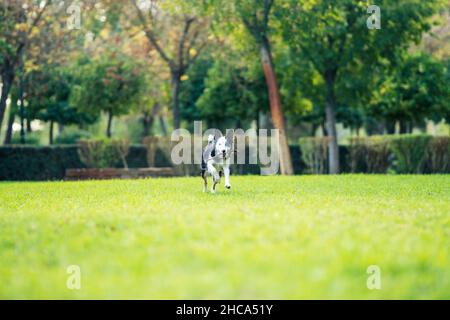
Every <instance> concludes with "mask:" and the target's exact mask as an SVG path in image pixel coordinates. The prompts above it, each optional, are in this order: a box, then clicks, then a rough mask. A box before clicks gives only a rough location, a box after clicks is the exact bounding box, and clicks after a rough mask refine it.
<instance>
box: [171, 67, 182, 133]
mask: <svg viewBox="0 0 450 320" xmlns="http://www.w3.org/2000/svg"><path fill="white" fill-rule="evenodd" d="M180 77H181V75H180V73H179V72H172V114H173V128H174V129H175V130H176V129H179V128H180V100H179V96H180V82H181V79H180Z"/></svg>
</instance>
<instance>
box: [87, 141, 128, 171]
mask: <svg viewBox="0 0 450 320" xmlns="http://www.w3.org/2000/svg"><path fill="white" fill-rule="evenodd" d="M79 146H80V148H79V155H80V159H81V161H82V162H83V163H84V164H85V165H86V166H87V167H88V168H114V167H116V166H117V164H118V163H122V165H123V167H124V168H128V163H127V160H126V157H127V155H128V153H129V150H130V149H129V142H128V141H127V140H116V139H90V140H80V141H79Z"/></svg>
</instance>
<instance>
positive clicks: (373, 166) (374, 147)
mask: <svg viewBox="0 0 450 320" xmlns="http://www.w3.org/2000/svg"><path fill="white" fill-rule="evenodd" d="M389 141H390V139H389V138H388V137H387V136H372V137H354V138H351V139H350V146H349V161H350V170H351V172H353V173H356V172H366V173H386V172H387V171H388V169H389V166H390V165H391V163H390V155H391V150H390V148H389Z"/></svg>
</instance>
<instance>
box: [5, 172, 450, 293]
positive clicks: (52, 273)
mask: <svg viewBox="0 0 450 320" xmlns="http://www.w3.org/2000/svg"><path fill="white" fill-rule="evenodd" d="M231 182H232V185H233V187H232V189H231V190H230V191H228V190H224V188H223V184H222V185H221V186H220V187H219V190H218V193H217V194H214V195H212V194H203V193H202V192H201V191H202V182H201V179H200V178H172V179H149V180H115V181H90V182H42V183H0V298H63V299H64V298H138V299H140V298H150V299H151V298H189V299H196V298H207V299H216V298H238V299H254V298H262V299H264V298H270V299H283V298H286V299H297V298H387V299H391V298H447V299H448V298H450V252H449V248H450V176H365V175H352V176H303V177H258V176H254V177H232V180H231ZM69 265H79V266H80V268H81V290H69V289H68V288H67V287H66V280H67V277H68V274H67V273H66V268H67V266H69ZM369 265H377V266H379V267H380V268H381V279H382V283H381V284H382V288H381V290H368V289H367V286H366V280H367V277H368V274H367V273H366V269H367V267H368V266H369Z"/></svg>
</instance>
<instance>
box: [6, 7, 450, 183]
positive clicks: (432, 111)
mask: <svg viewBox="0 0 450 320" xmlns="http://www.w3.org/2000/svg"><path fill="white" fill-rule="evenodd" d="M377 5H378V6H379V7H380V10H381V11H380V13H381V16H380V17H381V20H380V21H379V22H380V29H369V28H368V27H367V20H368V19H373V17H371V13H368V12H367V8H368V6H369V3H368V2H366V1H353V0H337V1H333V2H330V1H319V0H301V1H298V0H295V1H294V0H264V1H257V0H245V1H212V0H211V1H210V0H205V1H194V0H192V1H190V0H189V1H186V0H185V1H181V0H173V1H163V0H127V1H112V0H102V1H100V0H98V1H96V0H89V1H88V0H86V1H70V2H68V1H65V2H63V1H33V0H14V1H1V5H0V21H1V23H0V74H1V88H2V89H1V97H0V134H1V138H0V139H1V140H0V141H2V142H4V143H5V144H10V143H12V142H17V139H15V137H17V136H18V134H19V132H22V142H26V139H25V138H26V137H31V136H38V137H40V140H41V143H50V144H51V143H54V142H58V141H64V142H65V143H68V142H76V140H77V139H78V138H80V137H84V138H85V137H86V136H102V135H105V136H108V137H111V136H113V137H115V138H124V139H129V140H131V141H132V142H135V143H140V142H141V141H142V139H143V137H145V136H148V135H159V136H166V135H169V134H170V133H171V130H172V129H175V128H179V127H183V128H188V129H192V126H193V122H194V121H195V120H203V121H205V122H206V124H205V125H207V126H210V127H216V128H219V129H225V128H230V127H241V128H243V129H248V128H250V127H254V128H279V129H283V130H284V131H283V132H285V133H286V134H285V136H286V143H285V144H282V145H285V146H287V144H288V142H289V144H296V143H297V142H298V139H299V137H307V136H312V137H314V136H328V137H329V139H328V140H327V144H328V154H329V156H328V157H327V161H328V164H327V166H328V168H329V171H330V172H331V173H338V172H339V171H341V168H340V167H339V161H338V159H339V156H340V155H339V147H338V145H339V144H342V143H346V142H345V141H346V140H345V139H346V138H349V137H352V136H367V135H380V134H394V133H397V134H403V133H412V132H427V133H430V134H439V133H440V134H449V132H450V130H449V127H448V122H449V121H450V102H449V101H450V89H449V88H450V47H449V46H448V43H449V41H448V39H449V36H450V18H449V17H450V14H449V8H450V3H449V1H448V0H445V1H444V0H430V1H416V0H401V1H394V0H380V1H378V3H377ZM78 23H79V24H78ZM70 136H72V139H71V138H70ZM19 141H20V140H19ZM283 154H284V156H283V157H284V160H285V161H283V163H284V164H283V166H282V169H283V170H282V171H283V173H287V174H289V173H291V172H292V170H291V169H290V166H291V165H290V161H289V158H290V154H289V149H287V150H286V149H285V152H284V153H283Z"/></svg>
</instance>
